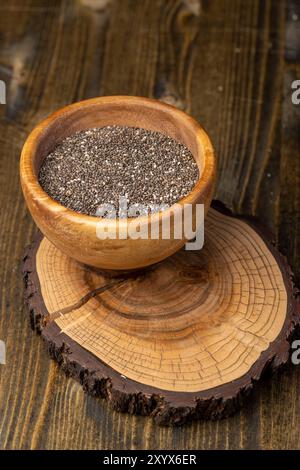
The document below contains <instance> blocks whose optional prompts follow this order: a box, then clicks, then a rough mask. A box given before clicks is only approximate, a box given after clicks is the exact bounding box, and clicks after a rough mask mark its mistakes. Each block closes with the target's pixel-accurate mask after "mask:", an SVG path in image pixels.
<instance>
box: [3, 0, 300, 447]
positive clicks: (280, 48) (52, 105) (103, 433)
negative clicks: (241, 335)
mask: <svg viewBox="0 0 300 470" xmlns="http://www.w3.org/2000/svg"><path fill="white" fill-rule="evenodd" d="M297 18H298V20H297ZM299 19H300V8H299V2H297V1H296V0H295V1H292V0H286V1H284V0H273V1H271V0H265V1H263V2H262V1H259V0H243V1H242V0H209V1H208V0H202V1H197V0H182V1H176V0H170V1H167V0H145V1H139V0H131V1H129V0H119V1H117V0H81V1H55V0H53V1H51V2H50V1H42V0H19V1H10V2H5V1H4V0H2V1H1V2H0V79H2V80H5V81H6V83H7V85H8V96H7V104H6V105H5V106H3V105H1V106H0V117H1V121H0V144H1V145H0V155H1V172H0V188H1V196H0V197H1V214H0V217H1V224H0V231H1V259H0V261H1V262H0V266H1V268H0V269H1V283H0V285H1V305H2V313H1V318H0V322H1V323H0V325H1V329H0V339H3V340H5V342H6V345H7V364H6V365H5V366H3V365H2V366H0V374H1V384H0V442H1V448H6V449H11V448H13V449H16V448H23V449H27V448H44V449H54V448H57V449H58V448H60V449H63V448H73V449H85V448H96V449H107V448H111V449H128V448H132V449H139V448H146V449H173V448H174V449H195V448H199V449H202V448H206V449H212V448H222V449H223V448H234V449H246V448H247V449H249V448H250V449H254V448H262V449H270V448H281V449H283V448H300V432H299V431H300V424H299V422H300V421H299V418H300V398H299V397H300V394H299V391H300V368H299V366H298V367H297V366H293V365H290V366H289V367H288V368H287V369H286V370H285V371H284V372H283V373H282V374H280V375H278V377H275V378H270V377H267V378H266V380H265V381H264V383H263V384H262V385H261V386H260V387H259V389H258V390H257V391H256V392H255V395H254V396H253V397H252V398H251V400H250V401H249V403H248V405H247V406H246V407H245V408H243V409H242V411H241V412H239V413H237V414H236V415H235V416H234V417H232V418H230V419H226V420H223V421H220V422H199V423H196V424H193V425H190V426H188V427H183V428H180V429H172V428H158V427H157V426H156V425H154V424H153V422H152V421H151V420H150V419H147V418H137V417H131V416H128V415H122V414H120V413H117V412H113V411H112V410H111V409H110V407H109V406H108V405H107V403H106V402H104V401H101V400H96V399H94V398H90V397H87V396H86V395H85V394H84V393H83V392H82V390H81V388H80V386H79V385H78V384H77V383H76V382H75V381H73V380H68V379H67V378H66V377H65V376H64V374H63V373H62V372H61V371H59V370H58V367H57V366H56V365H55V363H54V362H53V361H50V360H49V358H48V356H47V354H46V352H45V350H44V347H43V344H42V342H41V341H40V338H38V337H37V336H36V334H35V333H33V332H32V331H31V330H30V329H29V326H28V313H27V311H26V309H25V307H24V304H23V287H22V280H21V275H20V264H21V259H22V254H23V251H24V246H25V245H26V244H27V243H29V242H30V241H31V240H32V238H33V235H34V232H35V227H34V224H33V222H32V221H31V219H30V216H29V214H28V212H27V210H26V208H25V204H24V201H23V198H22V195H21V190H20V186H19V179H18V161H19V154H20V150H21V147H22V144H23V142H24V139H25V137H26V135H27V134H28V132H29V131H30V130H31V129H32V127H33V126H34V125H35V124H36V123H37V122H38V121H39V120H41V119H42V118H44V117H45V116H46V115H47V114H49V112H51V111H52V110H54V109H56V108H58V107H61V106H63V105H65V104H67V103H70V102H73V101H76V100H79V99H83V98H88V97H91V96H97V95H103V94H135V95H145V96H150V97H156V98H160V99H164V100H166V101H168V102H172V103H174V104H176V105H177V106H179V107H182V108H184V109H186V110H187V111H188V112H190V113H191V114H192V115H193V116H194V117H195V118H197V119H199V121H200V122H202V123H203V124H204V125H205V127H206V129H207V130H208V132H209V133H210V134H211V137H212V139H213V141H214V144H215V147H216V152H217V155H218V157H219V174H218V187H217V191H216V196H217V197H218V198H220V199H222V200H223V201H224V202H225V203H226V204H228V205H229V206H230V207H233V208H234V209H236V210H238V211H240V212H248V213H253V214H256V215H258V216H259V217H261V219H262V220H263V221H264V222H265V224H267V225H268V226H269V227H270V228H271V229H272V230H273V231H274V233H275V237H276V242H277V245H278V246H279V247H280V248H281V250H282V251H283V252H284V253H285V254H286V255H287V256H288V260H289V262H290V264H291V265H292V267H293V269H294V271H295V273H296V279H297V281H298V284H299V280H300V240H299V238H300V230H299V226H300V217H299V211H300V159H299V151H300V143H299V135H300V107H299V106H295V105H293V104H292V102H291V88H290V87H291V81H292V80H294V79H297V78H298V79H299V78H300V46H299V44H300V42H299V28H300V25H299Z"/></svg>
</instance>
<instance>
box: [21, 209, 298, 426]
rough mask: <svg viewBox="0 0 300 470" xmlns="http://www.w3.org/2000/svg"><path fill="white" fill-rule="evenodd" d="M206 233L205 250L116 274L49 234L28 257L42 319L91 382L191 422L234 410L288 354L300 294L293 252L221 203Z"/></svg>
mask: <svg viewBox="0 0 300 470" xmlns="http://www.w3.org/2000/svg"><path fill="white" fill-rule="evenodd" d="M214 205H216V203H214ZM205 233H206V243H205V247H204V248H203V250H201V251H200V252H198V251H185V250H181V251H179V252H177V253H175V254H174V255H173V256H171V257H169V258H167V259H166V260H164V261H162V262H161V263H159V264H157V265H156V266H153V267H152V268H151V269H148V270H141V271H136V272H131V273H127V274H122V273H118V275H115V276H112V275H111V274H110V275H107V274H105V273H103V272H102V273H99V272H98V271H97V272H96V271H95V270H91V269H90V268H89V267H87V266H84V265H82V264H80V263H78V262H77V261H75V260H72V259H71V258H69V257H68V256H66V255H64V254H63V253H62V252H61V251H60V250H59V249H57V248H56V247H55V246H54V245H52V243H51V242H50V241H49V240H48V239H46V238H44V237H43V236H42V235H41V234H40V233H39V234H38V236H37V237H36V239H35V241H34V242H33V243H32V245H31V246H30V247H29V248H28V249H27V252H26V256H25V257H24V265H23V276H24V281H25V297H26V301H27V304H28V310H29V312H30V319H31V325H32V327H33V328H34V329H36V330H37V331H39V332H40V333H41V335H42V338H43V339H44V340H45V344H46V346H47V350H48V352H49V354H50V356H51V357H52V358H53V359H55V360H56V361H57V362H58V363H59V365H60V367H61V368H62V369H63V370H64V371H65V372H66V374H67V375H68V376H71V377H73V378H75V379H76V380H77V381H79V382H80V383H81V385H82V386H83V389H84V390H85V391H86V392H87V393H89V394H91V395H92V396H100V397H101V398H106V399H107V400H108V401H109V403H110V404H111V405H112V407H113V408H114V409H116V410H117V411H126V412H129V413H130V414H138V415H142V416H151V417H153V418H154V420H155V422H156V423H158V424H164V425H173V426H179V425H183V424H186V423H188V422H190V421H192V420H195V419H203V418H206V419H217V418H222V417H227V416H229V415H231V414H233V413H234V412H235V411H236V410H237V409H239V408H240V407H241V405H242V404H243V403H244V402H245V398H246V397H247V396H248V395H249V392H250V391H251V390H252V389H253V387H254V385H255V384H256V383H257V381H258V380H259V379H261V376H262V373H263V372H264V371H266V370H267V369H268V370H269V369H271V370H273V371H275V370H277V369H278V368H279V367H281V366H282V365H283V364H286V362H288V360H289V349H290V344H289V340H290V339H291V338H292V336H293V333H294V330H295V327H297V326H298V325H299V323H300V303H298V302H297V300H296V295H297V290H295V288H294V286H293V283H292V275H291V271H290V268H289V267H288V265H287V263H286V261H285V259H284V257H283V256H281V255H279V253H278V252H277V251H276V250H275V248H274V246H273V245H272V244H271V243H270V242H269V241H268V239H266V238H265V235H264V232H263V231H261V229H260V228H259V227H258V226H257V225H254V223H253V222H252V224H250V222H249V221H246V220H243V219H241V218H237V217H233V216H232V215H231V214H230V212H229V211H228V210H226V209H225V208H224V206H222V205H221V204H220V203H219V205H217V210H216V209H213V208H210V210H209V212H208V216H207V221H206V232H205ZM233 240H234V242H233Z"/></svg>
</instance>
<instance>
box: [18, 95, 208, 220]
mask: <svg viewBox="0 0 300 470" xmlns="http://www.w3.org/2000/svg"><path fill="white" fill-rule="evenodd" d="M122 102H123V103H124V104H125V103H126V104H128V105H130V106H134V105H135V104H136V105H144V106H145V107H148V108H149V110H151V108H152V109H153V108H155V109H156V110H157V109H158V108H160V109H161V110H162V111H167V112H168V113H169V114H172V115H173V116H175V117H176V118H178V120H180V119H181V120H184V121H185V122H186V123H187V124H188V125H189V126H190V127H191V128H192V130H193V132H194V133H195V137H196V141H197V146H198V147H200V149H201V154H202V160H203V169H202V173H201V174H200V176H199V179H198V180H197V182H196V184H195V186H194V187H193V189H192V190H191V192H190V193H189V194H188V195H187V196H185V197H184V198H182V199H180V200H178V201H177V202H176V203H174V204H173V205H172V206H169V207H167V208H166V209H164V210H160V211H158V212H155V213H153V214H152V213H150V214H148V215H143V216H137V217H133V218H116V219H107V218H103V217H98V216H92V215H88V214H83V213H81V212H76V211H74V210H73V209H70V208H68V207H66V206H64V205H62V204H61V203H60V202H58V201H56V200H55V199H53V198H52V197H51V196H50V195H49V194H48V193H47V192H46V191H44V189H43V188H42V186H41V185H40V183H39V181H38V177H37V176H36V173H35V170H34V162H35V155H36V150H37V143H38V141H39V140H40V139H41V138H42V137H43V134H44V133H45V132H46V131H47V129H48V127H49V126H50V125H51V124H52V123H54V122H55V121H56V120H57V119H58V118H60V119H62V118H63V116H66V115H68V114H71V113H72V112H74V111H76V110H78V109H80V108H86V107H91V108H92V107H93V106H99V105H101V104H105V105H109V104H122ZM197 164H198V163H197ZM215 167H216V162H215V153H214V148H213V145H212V143H211V140H210V138H209V136H208V134H207V133H206V131H205V130H204V129H203V127H202V126H201V125H200V124H199V123H198V122H197V121H196V120H195V119H194V118H192V117H191V116H190V115H188V114H187V113H185V112H184V111H182V110H180V109H178V108H176V107H174V106H172V105H170V104H167V103H164V102H161V101H159V100H156V99H152V98H146V97H140V96H126V95H113V96H101V97H96V98H90V99H87V100H82V101H77V102H75V103H72V104H69V105H67V106H64V107H62V108H59V109H58V110H56V111H55V112H53V113H51V114H50V115H49V116H48V117H46V118H45V119H43V120H42V121H41V122H40V123H38V124H37V125H36V126H35V127H34V128H33V130H32V131H31V132H30V134H29V135H28V137H27V139H26V141H25V143H24V145H23V148H22V152H21V158H20V179H21V185H22V188H23V191H24V187H26V189H28V190H29V193H30V195H31V196H32V197H33V198H34V199H35V200H37V201H39V202H40V204H41V205H42V206H43V207H44V208H45V209H46V210H47V211H48V212H52V213H54V214H56V215H58V213H59V215H60V217H61V216H63V217H64V218H65V219H66V220H68V221H69V222H73V223H74V222H76V223H80V224H81V225H82V224H86V225H89V226H90V225H93V226H97V224H99V223H100V222H101V221H105V224H106V226H107V227H108V229H109V228H110V227H115V225H116V224H117V226H120V227H122V226H124V227H125V226H127V224H128V223H130V222H132V221H133V220H134V221H138V223H139V224H140V225H143V224H148V223H149V221H150V218H151V221H153V222H159V223H160V222H161V220H162V219H163V218H165V217H166V218H167V217H170V216H171V214H175V213H176V212H177V211H178V210H181V209H182V206H183V205H184V204H193V203H195V201H196V200H197V199H198V197H199V194H205V193H206V189H207V188H209V187H210V186H211V184H212V183H213V181H214V175H215ZM198 169H199V166H198ZM199 172H200V169H199Z"/></svg>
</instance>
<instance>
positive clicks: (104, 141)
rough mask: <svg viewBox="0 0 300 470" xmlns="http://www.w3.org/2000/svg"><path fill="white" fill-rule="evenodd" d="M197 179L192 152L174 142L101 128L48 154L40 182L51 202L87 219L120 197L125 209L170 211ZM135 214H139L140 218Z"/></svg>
mask: <svg viewBox="0 0 300 470" xmlns="http://www.w3.org/2000/svg"><path fill="white" fill-rule="evenodd" d="M198 178H199V171H198V166H197V164H196V162H195V160H194V158H193V156H192V154H191V152H190V151H189V150H188V149H187V148H186V147H185V146H184V145H183V144H181V143H179V142H177V141H176V140H174V139H172V138H170V137H168V136H166V135H164V134H161V133H160V132H153V131H149V130H146V129H141V128H135V127H124V126H106V127H102V128H95V129H89V130H86V131H82V132H77V133H76V134H73V135H71V136H70V137H67V138H65V139H64V140H63V141H62V142H61V143H59V144H58V145H57V146H56V147H55V148H54V150H53V151H52V152H51V153H49V154H48V155H47V156H46V157H45V159H44V161H43V163H42V166H41V169H40V172H39V182H40V185H41V186H42V188H43V189H44V190H45V191H46V192H47V193H48V194H49V196H51V197H52V198H53V199H55V200H56V201H58V202H59V203H61V204H62V205H64V206H65V207H68V208H69V209H72V210H74V211H76V212H80V213H83V214H88V215H93V216H94V215H97V214H96V211H97V209H98V207H99V206H100V205H102V204H113V205H114V207H115V208H116V214H117V216H118V217H119V216H122V215H121V214H119V209H120V208H119V197H120V196H123V197H126V199H127V205H128V207H129V206H133V205H137V204H143V205H144V206H147V207H149V208H150V210H151V212H152V213H153V212H155V211H157V210H160V209H159V208H158V207H157V205H162V206H171V205H172V204H174V203H176V202H177V201H179V200H180V199H182V198H183V197H185V196H187V195H188V194H189V193H190V191H191V190H192V189H193V187H194V185H195V183H196V182H197V180H198ZM135 215H143V214H141V213H138V214H135Z"/></svg>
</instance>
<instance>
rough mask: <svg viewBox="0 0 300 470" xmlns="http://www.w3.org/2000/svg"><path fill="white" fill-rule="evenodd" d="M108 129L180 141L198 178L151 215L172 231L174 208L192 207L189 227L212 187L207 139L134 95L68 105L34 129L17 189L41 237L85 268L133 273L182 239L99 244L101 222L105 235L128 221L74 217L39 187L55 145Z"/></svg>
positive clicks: (187, 121) (173, 113)
mask: <svg viewBox="0 0 300 470" xmlns="http://www.w3.org/2000/svg"><path fill="white" fill-rule="evenodd" d="M108 125H123V126H125V125H126V126H131V127H142V128H145V129H149V130H152V131H159V132H162V133H164V134H167V135H168V136H170V137H172V138H174V139H176V140H177V141H179V142H182V143H183V144H185V145H186V146H187V147H188V148H189V149H190V151H191V152H192V154H193V156H194V158H195V160H196V162H197V164H198V167H199V174H200V178H199V180H198V182H197V183H196V185H195V187H194V188H193V190H192V191H191V193H190V194H189V195H188V196H187V197H185V198H184V199H181V200H180V201H179V203H178V204H177V205H176V206H172V207H170V208H169V209H167V210H165V211H161V212H158V213H157V214H156V215H155V216H154V217H155V218H156V222H157V223H158V224H159V226H160V227H161V226H162V223H163V220H164V219H165V218H166V217H170V223H171V226H172V224H173V223H174V217H175V215H176V211H177V209H176V207H177V208H178V207H180V206H182V205H183V204H192V206H193V223H194V227H195V224H196V220H195V206H196V204H200V203H202V204H204V205H205V213H206V212H207V210H208V208H209V206H210V203H211V199H212V192H213V186H214V177H215V159H214V151H213V147H212V144H211V142H210V139H209V137H208V135H207V134H206V133H205V131H204V130H203V129H202V127H201V126H200V125H199V124H198V123H197V122H196V121H195V120H194V119H192V118H191V117H190V116H188V115H187V114H185V113H184V112H182V111H180V110H178V109H176V108H174V107H173V106H170V105H167V104H164V103H161V102H159V101H156V100H151V99H147V98H139V97H133V96H105V97H101V98H94V99H90V100H86V101H81V102H78V103H75V104H72V105H70V106H67V107H65V108H63V109H60V110H59V111H57V112H55V113H54V114H52V115H51V116H50V117H48V118H47V119H45V120H44V121H43V122H41V123H40V124H38V125H37V126H36V127H35V129H34V130H33V131H32V132H31V134H30V135H29V137H28V138H27V140H26V142H25V144H24V147H23V150H22V155H21V162H20V177H21V184H22V189H23V193H24V197H25V200H26V203H27V206H28V208H29V211H30V213H31V215H32V217H33V219H34V220H35V222H36V224H37V226H38V227H39V228H40V230H41V231H42V232H43V234H44V235H45V236H46V237H47V238H48V239H49V240H50V241H51V242H52V243H53V244H54V245H55V246H56V247H57V248H58V249H59V250H61V251H62V252H64V253H65V254H67V255H68V256H70V257H71V258H75V259H76V260H78V261H80V262H82V263H85V264H87V265H90V266H94V267H97V268H101V269H110V270H130V269H138V268H142V267H144V266H149V265H151V264H154V263H157V262H158V261H161V260H163V259H164V258H167V257H168V256H170V255H171V254H173V253H174V252H176V251H177V250H179V249H180V248H181V247H182V246H183V245H184V243H185V242H186V239H185V238H184V237H182V238H181V239H174V238H171V239H167V240H166V239H162V237H161V236H160V238H159V239H151V238H148V239H141V238H139V239H132V238H126V239H118V238H116V239H111V238H107V239H105V240H101V239H99V238H98V236H97V228H98V227H99V225H98V224H99V223H100V224H101V223H102V222H103V223H105V224H106V225H107V226H108V232H109V231H110V230H113V229H115V226H116V225H117V230H119V229H122V228H123V226H124V224H127V222H128V223H129V224H130V223H132V219H130V220H127V219H119V220H116V221H113V220H110V221H109V222H108V220H107V219H100V218H99V217H92V216H88V215H84V214H80V213H77V212H74V211H72V210H70V209H68V208H66V207H64V206H62V205H61V204H59V203H58V202H56V201H54V200H53V199H52V198H51V197H50V196H49V195H48V194H47V193H46V192H45V191H44V190H43V189H42V187H41V186H40V184H39V182H38V172H39V169H40V166H41V163H42V161H43V159H44V158H45V156H46V155H47V154H48V153H49V152H51V151H52V150H53V148H54V147H55V146H56V145H57V144H58V143H59V142H60V141H62V140H63V139H64V138H65V137H67V136H70V135H71V134H74V133H75V132H77V131H82V130H86V129H89V128H93V127H103V126H108ZM137 219H138V222H139V224H140V228H141V230H145V229H147V228H148V227H149V224H150V217H147V216H144V217H138V218H137ZM137 219H136V221H137ZM110 224H111V225H110ZM117 233H119V232H117Z"/></svg>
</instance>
